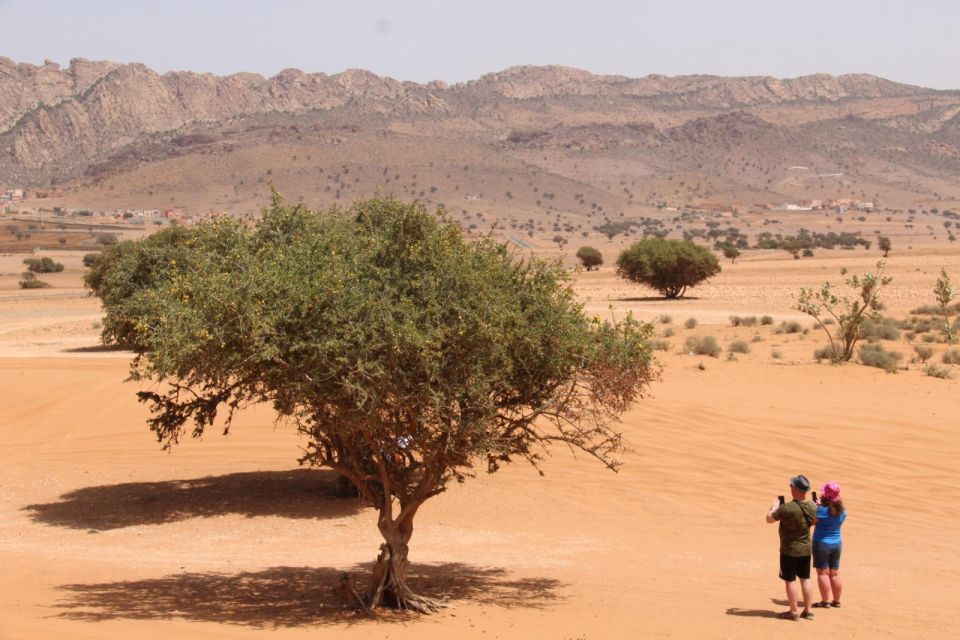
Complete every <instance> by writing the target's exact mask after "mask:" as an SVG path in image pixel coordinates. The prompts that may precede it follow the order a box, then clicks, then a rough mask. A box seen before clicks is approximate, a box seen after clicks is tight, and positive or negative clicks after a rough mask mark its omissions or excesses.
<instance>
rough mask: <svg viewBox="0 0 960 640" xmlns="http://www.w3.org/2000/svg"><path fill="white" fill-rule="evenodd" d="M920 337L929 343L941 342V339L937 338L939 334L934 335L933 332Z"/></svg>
mask: <svg viewBox="0 0 960 640" xmlns="http://www.w3.org/2000/svg"><path fill="white" fill-rule="evenodd" d="M920 339H921V340H923V341H924V342H926V343H927V344H930V343H934V342H939V340H937V336H935V335H933V334H932V333H925V334H923V336H922V337H921V338H920Z"/></svg>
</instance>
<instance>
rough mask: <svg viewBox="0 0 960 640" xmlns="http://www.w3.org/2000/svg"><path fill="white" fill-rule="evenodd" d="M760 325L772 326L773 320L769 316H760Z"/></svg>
mask: <svg viewBox="0 0 960 640" xmlns="http://www.w3.org/2000/svg"><path fill="white" fill-rule="evenodd" d="M760 324H762V325H763V326H767V325H771V324H773V318H772V317H771V316H761V318H760Z"/></svg>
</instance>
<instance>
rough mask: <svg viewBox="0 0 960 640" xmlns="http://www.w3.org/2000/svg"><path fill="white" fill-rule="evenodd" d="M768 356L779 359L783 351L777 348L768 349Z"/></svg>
mask: <svg viewBox="0 0 960 640" xmlns="http://www.w3.org/2000/svg"><path fill="white" fill-rule="evenodd" d="M770 357H771V358H773V359H774V360H779V359H780V358H782V357H783V352H782V351H780V350H779V349H773V350H772V351H770Z"/></svg>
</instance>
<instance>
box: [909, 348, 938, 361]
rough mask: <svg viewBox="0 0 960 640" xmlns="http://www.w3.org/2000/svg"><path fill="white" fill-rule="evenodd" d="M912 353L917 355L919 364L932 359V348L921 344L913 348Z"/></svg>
mask: <svg viewBox="0 0 960 640" xmlns="http://www.w3.org/2000/svg"><path fill="white" fill-rule="evenodd" d="M913 350H914V352H916V354H917V360H919V361H920V362H926V361H927V360H929V359H930V358H932V357H933V348H932V347H927V346H925V345H922V344H918V345H916V346H914V347H913Z"/></svg>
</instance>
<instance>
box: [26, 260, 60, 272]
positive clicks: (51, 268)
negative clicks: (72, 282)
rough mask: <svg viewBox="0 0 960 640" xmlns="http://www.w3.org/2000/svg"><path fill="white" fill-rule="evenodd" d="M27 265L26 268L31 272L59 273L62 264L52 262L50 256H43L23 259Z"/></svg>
mask: <svg viewBox="0 0 960 640" xmlns="http://www.w3.org/2000/svg"><path fill="white" fill-rule="evenodd" d="M23 264H25V265H27V270H28V271H32V272H33V273H60V272H61V271H63V264H61V263H59V262H54V261H53V259H52V258H48V257H46V256H44V257H43V258H27V259H26V260H24V261H23Z"/></svg>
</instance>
